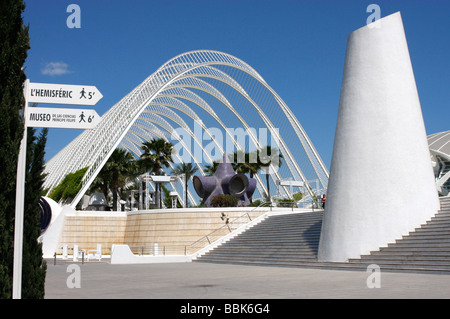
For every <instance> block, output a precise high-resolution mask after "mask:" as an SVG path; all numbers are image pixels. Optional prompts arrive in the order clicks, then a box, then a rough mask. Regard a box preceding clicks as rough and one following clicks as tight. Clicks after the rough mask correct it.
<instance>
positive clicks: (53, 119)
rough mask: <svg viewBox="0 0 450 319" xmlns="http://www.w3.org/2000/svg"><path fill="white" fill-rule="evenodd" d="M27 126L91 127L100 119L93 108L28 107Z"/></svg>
mask: <svg viewBox="0 0 450 319" xmlns="http://www.w3.org/2000/svg"><path fill="white" fill-rule="evenodd" d="M27 113H28V114H27V117H28V118H27V126H28V127H49V128H72V129H93V128H95V127H96V126H97V124H98V123H99V122H100V120H101V116H99V115H98V114H97V112H96V111H95V110H85V109H65V108H64V109H59V108H48V107H30V108H28V112H27Z"/></svg>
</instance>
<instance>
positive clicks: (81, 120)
mask: <svg viewBox="0 0 450 319" xmlns="http://www.w3.org/2000/svg"><path fill="white" fill-rule="evenodd" d="M84 117H85V115H84V112H81V114H80V121H79V122H78V123H81V122H85V123H86V120H85V119H84Z"/></svg>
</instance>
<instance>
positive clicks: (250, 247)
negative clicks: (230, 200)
mask: <svg viewBox="0 0 450 319" xmlns="http://www.w3.org/2000/svg"><path fill="white" fill-rule="evenodd" d="M322 217H323V213H322V211H316V212H314V213H293V214H283V215H275V216H270V217H269V218H267V219H265V220H264V221H262V222H261V223H259V224H257V225H255V226H254V227H252V228H250V229H249V230H247V231H246V232H244V233H242V234H241V235H239V236H237V237H235V238H233V239H231V240H230V241H228V242H226V243H224V244H222V245H221V246H219V247H217V248H215V249H214V250H212V251H210V252H208V253H206V254H205V255H203V256H201V257H200V258H199V259H197V261H198V262H214V263H232V264H248V265H270V266H298V265H300V264H315V263H317V249H318V245H319V239H320V231H321V227H322Z"/></svg>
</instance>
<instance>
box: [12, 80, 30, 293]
mask: <svg viewBox="0 0 450 319" xmlns="http://www.w3.org/2000/svg"><path fill="white" fill-rule="evenodd" d="M29 83H30V81H29V80H28V79H27V80H26V81H25V86H24V97H25V104H24V107H23V121H24V132H23V137H22V141H21V143H20V151H19V158H18V161H17V176H16V215H15V221H14V262H13V290H12V297H13V299H20V298H21V296H22V252H23V215H24V203H25V170H26V160H27V112H28V85H29Z"/></svg>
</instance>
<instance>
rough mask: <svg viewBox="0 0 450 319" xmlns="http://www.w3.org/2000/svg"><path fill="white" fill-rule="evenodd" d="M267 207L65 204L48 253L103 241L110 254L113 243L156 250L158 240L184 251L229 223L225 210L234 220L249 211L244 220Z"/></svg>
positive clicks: (164, 247) (172, 250)
mask: <svg viewBox="0 0 450 319" xmlns="http://www.w3.org/2000/svg"><path fill="white" fill-rule="evenodd" d="M267 211H268V208H258V209H255V208H195V209H194V208H187V209H176V210H174V209H161V210H156V209H155V210H148V211H136V212H98V211H75V210H73V209H71V208H70V207H64V208H63V210H62V212H61V215H62V216H61V218H62V220H61V221H60V222H59V223H58V225H59V226H57V225H55V227H59V228H58V229H54V228H55V227H53V229H52V226H53V225H51V226H50V227H49V229H48V230H47V231H48V232H49V233H53V234H55V233H58V232H59V236H53V237H55V238H58V239H57V241H58V242H57V243H56V242H53V243H48V242H47V243H46V242H45V234H44V236H43V238H44V240H43V241H44V246H47V248H46V249H44V251H45V254H44V257H46V258H49V257H52V256H53V254H54V253H55V251H56V253H57V254H61V253H62V246H63V245H68V247H69V249H70V248H72V247H73V245H78V247H79V249H80V250H82V249H84V250H94V249H96V247H97V244H101V245H102V252H103V254H110V248H111V246H112V245H128V246H129V247H130V248H131V250H132V252H133V253H135V254H152V253H153V251H152V248H153V246H154V244H155V243H157V244H158V246H159V250H160V254H170V255H174V254H177V255H182V254H185V252H186V250H185V249H186V246H187V245H190V244H192V243H193V242H195V241H196V240H198V239H200V238H202V237H204V236H205V235H208V234H210V233H211V232H212V231H214V230H216V229H218V228H220V227H222V226H224V225H226V223H225V220H223V219H222V213H223V214H225V215H226V216H228V218H229V221H230V222H231V221H233V220H235V219H236V218H238V217H240V216H243V215H245V218H244V217H243V218H241V219H242V220H241V221H242V224H244V223H248V222H249V221H250V220H251V219H255V218H257V217H258V216H260V215H262V214H264V213H265V212H267ZM52 240H53V241H55V240H56V239H52ZM48 247H50V248H48ZM54 247H55V248H54ZM197 248H198V249H200V248H201V247H197ZM192 252H193V251H190V252H189V253H192ZM69 254H70V253H69Z"/></svg>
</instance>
